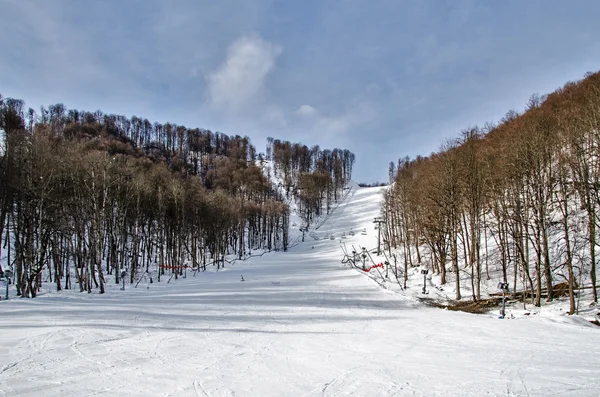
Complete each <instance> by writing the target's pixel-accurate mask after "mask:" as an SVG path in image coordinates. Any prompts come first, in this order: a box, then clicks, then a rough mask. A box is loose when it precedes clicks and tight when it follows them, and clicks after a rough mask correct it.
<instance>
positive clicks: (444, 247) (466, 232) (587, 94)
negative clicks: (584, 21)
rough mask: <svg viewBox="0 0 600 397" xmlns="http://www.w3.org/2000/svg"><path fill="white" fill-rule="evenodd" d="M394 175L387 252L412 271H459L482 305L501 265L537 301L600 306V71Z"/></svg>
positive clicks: (404, 162) (456, 275)
mask: <svg viewBox="0 0 600 397" xmlns="http://www.w3.org/2000/svg"><path fill="white" fill-rule="evenodd" d="M389 178H390V183H391V184H392V187H391V188H390V189H389V190H388V191H387V192H386V194H385V200H384V203H383V207H382V213H383V214H384V217H385V220H386V222H387V223H386V224H385V225H384V228H385V230H384V234H385V239H386V242H387V247H388V249H390V250H391V249H397V250H398V251H399V252H400V261H401V262H403V264H404V267H405V269H407V268H408V267H410V266H416V265H417V264H425V265H427V266H428V267H429V268H430V269H432V271H433V272H434V273H435V274H436V275H439V276H441V283H442V284H445V283H446V282H447V280H448V277H452V278H453V279H454V280H453V281H454V282H455V283H456V292H455V294H456V295H455V299H456V300H460V299H461V298H463V297H464V296H463V294H462V292H461V277H460V275H461V274H465V273H466V274H467V275H468V277H466V278H462V281H463V282H464V280H465V279H466V280H468V281H467V282H468V283H469V284H470V285H469V288H468V290H469V292H470V294H471V296H470V298H471V299H473V300H475V301H476V300H480V299H482V294H481V284H482V280H489V279H490V268H491V267H492V266H498V267H499V268H500V269H501V272H502V278H503V282H504V283H507V284H509V286H510V289H511V293H513V294H517V293H519V294H520V296H521V297H522V299H523V300H524V301H525V300H527V301H528V302H530V303H532V304H534V305H536V306H540V305H541V304H542V302H543V301H548V302H550V301H552V300H553V299H554V298H555V296H557V295H558V294H559V293H561V292H565V293H566V295H568V297H569V300H570V313H571V314H572V313H573V312H574V311H575V301H576V299H577V296H578V291H579V290H580V289H581V288H591V290H592V296H593V302H597V301H598V293H597V289H598V286H597V285H596V283H597V280H596V266H597V265H596V262H597V258H596V248H597V247H598V244H599V243H598V239H597V230H598V227H599V226H600V216H599V215H600V212H599V211H600V73H588V74H587V75H586V77H585V78H584V79H582V80H581V81H577V82H569V83H567V84H565V85H564V86H563V87H561V88H560V89H558V90H556V91H555V92H553V93H551V94H549V95H545V96H541V97H540V96H538V95H533V96H532V97H531V98H530V100H529V102H528V104H527V107H526V109H525V111H524V112H523V113H522V114H519V113H517V112H515V111H509V112H508V113H506V115H505V116H504V117H503V118H502V120H500V122H499V123H497V124H486V125H485V126H483V127H473V128H468V129H466V130H464V131H463V132H462V133H461V134H460V136H459V137H458V138H457V139H454V140H450V141H448V142H446V143H445V144H444V145H443V146H442V148H441V149H440V150H439V151H438V152H436V153H433V154H431V155H430V156H428V157H417V158H416V159H410V158H401V159H400V160H398V162H397V163H396V164H394V163H393V162H391V163H390V166H389ZM492 252H495V253H496V254H497V255H495V256H494V258H499V259H498V261H499V263H492V261H491V259H490V258H491V257H492V256H491V253H492ZM405 274H406V271H405ZM586 281H587V283H586ZM584 284H585V285H584ZM462 289H464V286H462Z"/></svg>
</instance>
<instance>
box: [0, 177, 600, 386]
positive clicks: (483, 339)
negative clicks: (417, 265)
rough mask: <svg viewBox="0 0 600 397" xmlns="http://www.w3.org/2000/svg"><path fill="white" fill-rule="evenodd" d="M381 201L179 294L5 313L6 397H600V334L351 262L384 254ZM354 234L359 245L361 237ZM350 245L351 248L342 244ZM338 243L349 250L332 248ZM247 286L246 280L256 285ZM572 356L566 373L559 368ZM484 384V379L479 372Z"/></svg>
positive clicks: (166, 286)
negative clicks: (475, 308) (432, 296)
mask: <svg viewBox="0 0 600 397" xmlns="http://www.w3.org/2000/svg"><path fill="white" fill-rule="evenodd" d="M381 197H382V190H381V188H365V189H356V188H355V189H353V190H352V192H351V193H350V194H349V195H348V196H347V198H346V200H344V201H343V202H342V203H341V204H340V206H339V207H337V208H336V209H335V211H333V213H332V214H331V216H330V217H329V218H328V219H327V220H326V221H325V222H324V223H323V224H322V225H321V226H320V227H319V228H318V230H315V237H319V239H314V238H313V239H311V241H305V243H300V244H298V245H297V246H295V247H292V248H290V250H289V252H287V253H283V252H279V253H270V254H265V255H263V256H262V257H260V258H259V257H255V258H251V259H249V260H247V261H245V262H236V263H235V264H234V265H233V266H228V267H225V268H224V269H221V270H219V271H216V267H215V268H212V267H210V268H209V270H208V271H207V272H204V273H202V272H199V273H194V274H192V273H188V277H187V278H185V279H183V278H180V279H178V280H172V281H171V282H170V283H165V282H161V283H157V282H154V283H152V284H149V283H143V284H140V285H139V286H138V288H133V287H130V286H127V288H126V289H125V291H121V290H119V288H118V287H117V286H114V285H110V286H109V288H108V290H107V293H106V294H104V295H98V294H91V295H88V294H79V293H76V292H73V291H62V292H60V293H56V292H54V290H53V289H52V288H48V289H44V290H43V291H42V292H41V293H40V295H39V296H38V298H37V299H35V300H18V299H12V300H10V301H8V302H2V311H1V312H0V324H2V336H3V343H2V345H1V346H0V368H1V369H0V390H2V393H3V394H6V395H19V396H35V395H39V393H40V392H41V391H43V393H44V395H46V396H64V395H73V394H81V393H83V394H97V395H129V394H139V393H142V394H145V395H178V396H187V395H189V396H196V395H205V396H228V395H234V394H235V395H261V396H298V395H306V396H313V395H314V396H317V395H319V396H321V395H325V396H329V395H377V396H392V395H461V396H481V395H486V394H488V395H499V394H506V393H507V394H509V395H524V394H529V395H550V394H559V395H564V396H595V395H597V394H598V392H600V388H599V386H598V382H597V380H598V376H599V375H600V361H599V358H598V356H597V355H595V354H590V352H593V351H595V346H596V343H597V337H598V327H596V326H593V325H591V324H589V323H588V322H586V321H584V320H582V319H579V318H577V317H552V318H544V317H538V316H535V317H524V318H522V319H521V320H514V321H499V320H497V318H496V317H497V316H496V315H495V314H493V315H471V314H466V313H459V312H451V311H444V310H439V309H431V308H428V307H426V306H424V305H423V304H420V303H418V302H417V301H416V300H414V299H412V298H411V297H410V296H407V295H403V294H398V293H391V292H389V291H385V290H383V289H382V288H381V287H380V286H379V285H377V284H376V283H375V282H373V280H371V279H370V278H369V277H368V276H367V275H366V274H365V272H363V271H362V270H359V269H355V268H351V267H350V266H348V264H342V263H341V262H340V259H341V252H342V251H341V243H342V242H345V244H346V246H351V245H355V246H358V245H361V246H373V244H374V242H375V241H376V235H375V234H374V233H373V230H372V223H371V222H372V218H373V217H374V216H376V215H377V214H378V212H379V203H380V200H381ZM364 229H367V234H366V235H363V234H362V233H357V234H355V235H354V236H348V232H349V231H351V230H352V231H362V230H364ZM342 233H345V234H346V236H348V237H347V238H345V239H344V238H341V235H342ZM332 235H333V236H334V240H331V239H330V238H326V237H331V236H332ZM242 277H243V279H244V281H241V278H242ZM557 358H559V359H557ZM475 373H476V374H477V375H476V376H474V374H475Z"/></svg>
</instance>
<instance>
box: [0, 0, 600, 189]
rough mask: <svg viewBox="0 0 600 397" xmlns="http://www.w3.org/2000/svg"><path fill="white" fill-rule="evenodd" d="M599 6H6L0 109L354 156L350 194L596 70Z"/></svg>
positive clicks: (440, 0) (37, 2)
mask: <svg viewBox="0 0 600 397" xmlns="http://www.w3.org/2000/svg"><path fill="white" fill-rule="evenodd" d="M598 15H600V1H597V0H577V1H563V0H560V1H559V0H528V1H522V0H507V1H501V2H496V1H484V0H481V1H475V0H389V1H388V0H302V1H292V0H289V1H287V0H286V1H284V0H280V1H276V0H261V1H258V0H243V1H242V0H239V1H233V0H219V1H214V0H170V1H167V0H103V1H99V0H0V26H2V32H1V33H0V49H1V55H0V94H2V95H4V96H11V97H15V98H21V99H24V100H25V101H26V103H27V105H28V106H31V107H34V108H38V107H39V106H40V105H48V104H52V103H57V102H61V103H64V104H65V105H66V106H67V107H69V108H78V109H85V110H96V109H101V110H103V111H105V112H107V113H118V114H124V115H127V116H131V115H134V114H135V115H138V116H142V117H146V118H148V119H150V120H152V121H159V122H166V121H170V122H173V123H176V124H183V125H186V126H188V127H202V128H208V129H211V130H213V131H221V132H224V133H227V134H239V135H247V136H249V137H250V138H251V140H252V142H253V143H254V145H255V146H256V147H257V148H258V150H259V151H264V148H265V145H266V137H268V136H272V137H274V138H279V139H284V140H290V141H293V142H302V143H304V144H307V145H309V146H312V145H315V144H318V145H319V146H321V147H322V148H334V147H338V148H343V149H349V150H351V151H353V152H354V153H355V154H356V157H357V162H356V166H355V167H356V171H355V174H354V179H355V180H357V181H364V182H371V181H375V180H386V179H387V167H388V163H389V161H392V160H393V161H395V160H396V159H398V158H399V157H404V156H410V157H415V156H417V155H429V154H430V153H431V152H433V151H436V150H438V149H439V148H440V146H441V145H442V144H443V143H444V141H445V140H447V139H450V138H453V137H456V136H458V135H459V133H460V131H461V130H462V129H464V128H468V127H471V126H474V125H482V124H484V123H485V122H488V121H492V122H493V121H497V120H498V119H500V118H501V117H502V116H503V115H504V114H505V113H506V112H507V111H508V110H510V109H515V110H517V111H520V110H522V109H523V107H524V105H525V103H526V101H527V99H528V97H529V96H530V95H531V94H533V93H540V94H543V93H548V92H551V91H553V90H554V89H556V88H558V87H559V86H561V85H562V84H563V83H565V82H567V81H569V80H575V79H579V78H582V77H583V75H584V74H585V73H586V72H588V71H597V70H598V69H600V24H599V23H598Z"/></svg>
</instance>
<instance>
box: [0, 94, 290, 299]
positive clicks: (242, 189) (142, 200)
mask: <svg viewBox="0 0 600 397" xmlns="http://www.w3.org/2000/svg"><path fill="white" fill-rule="evenodd" d="M0 132H1V133H2V136H1V139H0V145H1V146H0V239H1V242H2V244H1V245H0V254H2V256H4V257H6V258H7V263H8V265H9V267H11V268H12V269H13V271H14V273H15V275H16V277H15V278H16V288H17V292H18V294H19V295H22V296H27V297H34V296H35V295H36V294H37V292H38V291H39V289H40V287H41V283H42V280H43V279H48V280H51V282H53V283H54V284H55V285H56V288H57V289H58V290H61V289H63V288H75V285H76V287H77V288H79V290H80V291H88V292H91V291H92V290H93V289H95V288H97V289H98V290H99V292H100V293H102V292H104V289H105V283H106V282H108V280H109V279H108V276H110V277H111V279H112V281H113V282H115V283H119V282H120V281H121V280H120V278H121V274H122V273H123V272H125V273H124V274H126V276H125V277H126V278H127V279H128V280H129V282H133V281H134V279H136V277H139V276H140V274H142V273H143V272H145V271H148V270H150V269H151V266H155V265H157V264H160V265H161V267H160V271H159V274H158V277H159V281H160V276H161V275H164V274H165V273H169V274H170V276H173V277H178V276H179V275H182V274H183V271H184V270H183V269H184V265H189V266H191V267H193V268H196V269H199V268H203V269H205V268H206V265H207V264H210V263H212V264H213V265H216V266H223V265H224V256H225V255H226V254H235V255H237V256H239V258H242V257H243V256H245V255H248V254H249V253H250V252H251V250H255V249H261V250H263V249H264V250H272V249H276V250H280V249H281V250H285V249H287V240H288V237H287V232H288V220H289V209H288V207H287V205H286V204H285V203H284V201H283V197H282V195H281V194H279V193H278V192H277V191H276V190H275V189H274V188H273V187H272V186H271V185H270V183H269V181H268V180H267V178H265V176H264V175H263V174H262V172H261V170H260V168H259V167H258V166H256V165H255V162H254V161H253V160H254V159H255V157H256V154H255V149H254V147H253V146H252V145H251V144H250V143H249V140H248V138H245V137H244V138H242V137H239V136H234V137H228V136H225V135H223V134H220V133H212V132H211V131H208V130H201V129H188V128H185V127H182V126H176V125H174V124H169V123H167V124H165V125H161V124H158V123H154V124H151V123H150V122H148V120H146V119H144V120H142V119H140V118H137V117H135V116H134V117H132V118H131V119H128V118H126V117H123V116H115V115H105V114H103V113H102V112H99V111H98V112H94V113H90V112H82V111H78V110H66V108H65V107H64V106H63V105H61V104H58V105H53V106H49V107H48V108H42V109H41V110H40V112H39V113H38V112H36V111H34V110H33V109H31V108H30V109H28V110H27V111H25V105H24V103H23V101H21V100H17V99H12V98H2V97H1V96H0ZM2 271H3V270H2V269H1V268H0V272H2ZM73 278H74V279H73Z"/></svg>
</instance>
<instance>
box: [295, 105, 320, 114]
mask: <svg viewBox="0 0 600 397" xmlns="http://www.w3.org/2000/svg"><path fill="white" fill-rule="evenodd" d="M318 113H319V111H318V110H317V109H315V108H314V107H312V106H310V105H302V106H300V107H299V108H298V110H296V114H297V115H299V116H303V117H313V116H316V115H317V114H318Z"/></svg>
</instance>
